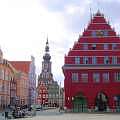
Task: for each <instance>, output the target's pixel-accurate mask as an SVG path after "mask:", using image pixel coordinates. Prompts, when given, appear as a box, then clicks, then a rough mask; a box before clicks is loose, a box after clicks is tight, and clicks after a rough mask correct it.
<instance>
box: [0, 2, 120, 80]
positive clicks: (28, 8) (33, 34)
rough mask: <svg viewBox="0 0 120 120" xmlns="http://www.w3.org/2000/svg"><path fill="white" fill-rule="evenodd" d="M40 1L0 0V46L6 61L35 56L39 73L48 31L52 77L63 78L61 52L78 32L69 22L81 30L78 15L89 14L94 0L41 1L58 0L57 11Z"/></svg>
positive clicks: (66, 49) (53, 3)
mask: <svg viewBox="0 0 120 120" xmlns="http://www.w3.org/2000/svg"><path fill="white" fill-rule="evenodd" d="M102 1H104V2H110V1H113V0H107V1H106V0H102ZM102 1H100V2H102ZM117 1H120V0H117ZM43 2H44V1H43V0H0V45H1V47H2V49H3V52H4V56H5V58H7V59H9V60H30V55H31V54H32V55H34V56H35V57H36V65H37V72H38V73H40V72H41V71H40V70H41V62H42V56H43V54H44V47H45V42H46V37H47V34H48V37H49V42H50V53H51V56H52V62H53V68H52V70H53V74H54V76H55V79H57V80H64V76H63V73H62V69H61V67H62V65H63V64H64V55H65V54H67V52H68V51H69V48H70V47H72V46H73V44H74V41H76V40H77V38H78V33H77V32H80V31H77V32H76V33H75V32H74V31H73V30H72V29H70V28H69V25H70V24H72V27H73V26H75V28H76V29H78V28H80V30H81V29H82V31H83V29H84V28H81V26H80V24H83V23H84V21H82V19H81V18H86V17H88V14H89V8H90V7H91V6H93V7H94V6H96V5H95V4H96V1H95V0H84V1H80V2H78V1H75V2H71V1H63V0H62V1H56V0H52V2H51V1H49V0H46V1H45V2H44V3H45V4H47V5H49V2H50V3H51V6H49V7H53V6H54V5H56V4H57V5H58V4H59V3H61V5H60V8H58V9H59V10H56V11H50V10H49V9H48V6H47V5H46V6H45V5H43V4H42V3H43ZM64 2H65V4H64ZM101 5H102V4H101ZM58 7H59V6H58ZM61 7H62V8H61ZM56 8H57V7H56ZM61 9H62V10H61ZM52 10H53V9H52ZM95 12H96V11H95ZM86 13H88V14H86ZM76 16H78V17H79V19H80V22H79V25H76V24H75V23H74V21H76V19H78V17H76ZM80 17H81V18H80ZM67 23H69V24H67ZM115 23H116V24H115V25H114V26H115V27H116V28H117V29H119V26H118V25H119V22H118V21H117V22H115ZM84 24H85V23H84ZM86 24H87V23H86ZM67 25H68V26H67Z"/></svg>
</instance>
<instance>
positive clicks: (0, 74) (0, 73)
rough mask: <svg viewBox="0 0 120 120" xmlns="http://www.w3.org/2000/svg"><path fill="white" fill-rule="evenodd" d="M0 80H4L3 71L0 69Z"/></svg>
mask: <svg viewBox="0 0 120 120" xmlns="http://www.w3.org/2000/svg"><path fill="white" fill-rule="evenodd" d="M0 79H2V80H4V70H3V69H0Z"/></svg>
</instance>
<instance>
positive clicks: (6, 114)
mask: <svg viewBox="0 0 120 120" xmlns="http://www.w3.org/2000/svg"><path fill="white" fill-rule="evenodd" d="M7 119H8V111H5V120H7Z"/></svg>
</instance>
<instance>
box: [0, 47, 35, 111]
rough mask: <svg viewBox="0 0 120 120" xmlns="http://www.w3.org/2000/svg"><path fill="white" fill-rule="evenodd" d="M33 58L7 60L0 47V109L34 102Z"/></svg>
mask: <svg viewBox="0 0 120 120" xmlns="http://www.w3.org/2000/svg"><path fill="white" fill-rule="evenodd" d="M35 99H36V74H35V58H34V57H33V56H32V57H31V61H9V60H6V59H4V58H3V52H2V50H1V49H0V110H3V109H5V108H6V107H8V106H16V105H19V106H25V105H26V106H28V105H31V104H35Z"/></svg>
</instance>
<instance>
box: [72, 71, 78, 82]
mask: <svg viewBox="0 0 120 120" xmlns="http://www.w3.org/2000/svg"><path fill="white" fill-rule="evenodd" d="M72 81H73V82H78V73H72Z"/></svg>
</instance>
